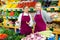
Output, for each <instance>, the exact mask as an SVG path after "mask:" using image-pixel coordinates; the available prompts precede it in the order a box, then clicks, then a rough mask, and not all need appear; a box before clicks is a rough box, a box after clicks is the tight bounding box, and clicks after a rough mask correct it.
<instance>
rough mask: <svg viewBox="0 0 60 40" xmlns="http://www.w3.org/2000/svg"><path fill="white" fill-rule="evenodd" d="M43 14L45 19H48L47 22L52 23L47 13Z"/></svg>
mask: <svg viewBox="0 0 60 40" xmlns="http://www.w3.org/2000/svg"><path fill="white" fill-rule="evenodd" d="M43 14H44V18H45V19H46V21H47V22H52V18H51V17H50V15H49V14H48V13H47V12H46V11H44V13H43Z"/></svg>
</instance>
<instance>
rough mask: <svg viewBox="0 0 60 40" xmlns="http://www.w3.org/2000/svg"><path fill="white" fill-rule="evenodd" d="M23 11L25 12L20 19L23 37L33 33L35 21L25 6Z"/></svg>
mask: <svg viewBox="0 0 60 40" xmlns="http://www.w3.org/2000/svg"><path fill="white" fill-rule="evenodd" d="M23 10H24V12H23V13H21V14H20V15H19V17H18V21H19V23H20V28H21V30H20V33H21V34H23V35H29V34H30V33H32V28H31V27H32V25H33V21H32V17H31V15H30V13H28V10H29V8H28V7H27V6H25V7H24V9H23Z"/></svg>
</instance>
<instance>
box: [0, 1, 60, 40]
mask: <svg viewBox="0 0 60 40" xmlns="http://www.w3.org/2000/svg"><path fill="white" fill-rule="evenodd" d="M37 2H40V3H41V4H42V9H43V10H45V11H46V12H47V13H48V14H49V15H51V14H56V15H55V16H54V18H53V21H52V22H50V23H49V22H47V25H46V30H45V31H41V32H36V33H34V32H32V33H31V34H30V35H27V36H26V35H21V34H20V30H19V28H20V26H19V25H17V24H16V22H17V21H18V17H19V15H20V14H21V13H23V12H24V9H23V8H24V6H28V7H29V13H30V14H31V15H32V19H33V18H34V14H35V12H36V10H35V5H36V3H37ZM33 20H34V19H33ZM32 29H34V25H33V26H32ZM37 35H38V36H37ZM51 35H52V36H51ZM35 36H36V37H37V38H35ZM41 37H42V38H41ZM0 40H60V0H0Z"/></svg>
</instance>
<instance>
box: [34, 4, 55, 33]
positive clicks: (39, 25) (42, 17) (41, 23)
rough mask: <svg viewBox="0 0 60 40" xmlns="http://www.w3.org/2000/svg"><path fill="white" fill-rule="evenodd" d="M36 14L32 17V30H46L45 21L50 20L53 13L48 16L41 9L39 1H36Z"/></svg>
mask: <svg viewBox="0 0 60 40" xmlns="http://www.w3.org/2000/svg"><path fill="white" fill-rule="evenodd" d="M35 8H36V14H35V17H34V21H35V28H34V32H40V31H44V30H46V23H47V22H52V18H53V16H54V15H55V14H53V15H51V16H49V15H48V14H47V12H46V11H44V10H42V8H41V3H36V6H35Z"/></svg>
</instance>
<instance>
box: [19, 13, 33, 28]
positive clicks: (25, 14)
mask: <svg viewBox="0 0 60 40" xmlns="http://www.w3.org/2000/svg"><path fill="white" fill-rule="evenodd" d="M22 14H23V13H21V14H20V15H19V17H18V21H19V24H20V25H21V20H22ZM23 16H28V13H24V15H23ZM29 16H30V21H29V23H30V24H29V26H30V27H31V26H32V25H33V20H32V16H31V15H30V14H29Z"/></svg>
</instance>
